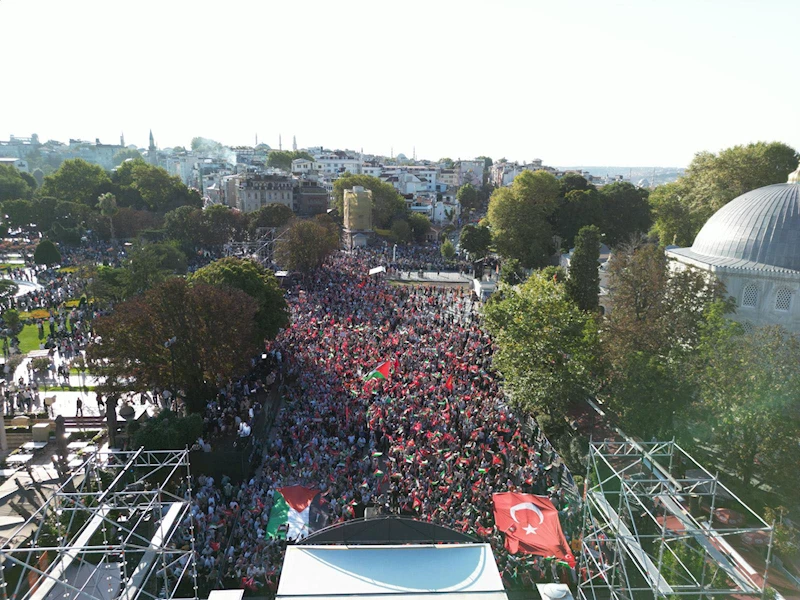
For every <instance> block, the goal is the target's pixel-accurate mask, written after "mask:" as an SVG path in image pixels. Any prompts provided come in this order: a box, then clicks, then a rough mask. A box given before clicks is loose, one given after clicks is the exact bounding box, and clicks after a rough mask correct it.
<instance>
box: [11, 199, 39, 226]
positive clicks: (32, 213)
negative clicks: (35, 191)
mask: <svg viewBox="0 0 800 600" xmlns="http://www.w3.org/2000/svg"><path fill="white" fill-rule="evenodd" d="M3 213H4V214H5V219H4V220H5V222H6V225H8V226H9V227H13V228H26V227H28V226H29V225H30V224H31V223H33V222H35V220H36V216H37V211H36V205H35V204H34V203H33V202H31V201H30V200H22V199H19V200H6V201H5V202H3Z"/></svg>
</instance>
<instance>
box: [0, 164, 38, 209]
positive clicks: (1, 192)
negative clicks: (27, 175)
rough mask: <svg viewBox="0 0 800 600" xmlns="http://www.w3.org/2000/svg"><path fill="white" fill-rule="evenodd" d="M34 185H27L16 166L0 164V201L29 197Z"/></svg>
mask: <svg viewBox="0 0 800 600" xmlns="http://www.w3.org/2000/svg"><path fill="white" fill-rule="evenodd" d="M35 187H36V186H34V187H31V186H30V185H29V183H28V182H27V181H26V180H25V179H24V178H23V177H22V174H21V173H20V172H19V171H18V170H17V169H16V167H12V166H11V165H0V202H5V201H6V200H18V199H23V198H25V199H27V198H30V197H31V194H33V190H34V189H35Z"/></svg>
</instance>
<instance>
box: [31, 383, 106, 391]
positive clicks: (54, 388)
mask: <svg viewBox="0 0 800 600" xmlns="http://www.w3.org/2000/svg"><path fill="white" fill-rule="evenodd" d="M96 389H97V388H96V387H95V386H93V385H87V386H86V387H85V388H83V391H84V392H93V391H95V390H96ZM39 390H40V391H42V392H44V391H45V389H44V384H43V383H40V384H39ZM47 391H48V392H80V391H81V387H80V386H79V385H72V386H64V385H48V386H47Z"/></svg>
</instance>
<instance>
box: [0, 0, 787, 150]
mask: <svg viewBox="0 0 800 600" xmlns="http://www.w3.org/2000/svg"><path fill="white" fill-rule="evenodd" d="M799 35H800V1H799V0H786V1H778V0H753V1H750V2H740V1H735V0H719V1H711V0H686V1H682V0H659V1H654V0H635V1H634V0H631V1H629V2H619V1H603V0H586V1H579V0H575V1H571V0H547V1H541V0H527V1H511V0H509V1H500V0H492V1H485V2H472V1H469V0H458V1H454V2H449V1H443V0H426V1H424V2H416V1H408V0H405V1H402V2H384V1H380V0H369V1H364V2H350V1H347V0H339V1H330V0H327V1H320V2H317V1H313V0H282V1H280V2H278V1H273V0H252V1H245V0H225V1H219V0H217V1H215V2H206V1H204V0H157V1H155V0H136V1H135V2H120V1H117V0H69V1H67V0H0V45H2V48H3V60H2V64H3V73H4V77H3V85H2V86H1V87H0V139H7V136H8V134H14V135H18V136H28V135H30V134H31V133H34V132H36V133H38V134H39V136H40V138H41V139H42V141H44V140H47V139H57V140H61V141H67V140H68V139H69V138H71V137H72V138H82V139H89V140H94V139H95V138H100V140H101V141H102V142H106V143H115V142H117V141H118V140H119V135H120V132H124V134H125V141H126V143H128V144H130V143H134V144H137V145H139V146H145V145H147V135H148V131H149V130H150V129H151V128H152V130H153V133H154V135H155V137H156V142H157V144H158V145H159V146H160V147H168V146H174V145H188V144H189V143H190V141H191V138H192V137H193V136H197V135H201V136H205V137H210V138H213V139H216V140H218V141H221V142H223V143H225V144H234V145H235V144H249V145H252V144H253V142H254V139H255V135H256V134H258V140H259V141H260V142H265V143H267V144H269V145H270V146H272V147H277V144H278V134H282V135H283V147H284V149H286V148H291V140H292V135H296V136H297V141H298V145H299V146H300V147H304V146H314V145H324V146H326V147H338V148H351V149H359V148H362V147H363V149H364V151H365V152H368V153H380V154H387V155H388V154H389V152H390V151H391V149H392V148H393V149H394V152H395V154H397V153H400V152H403V153H405V154H406V155H408V156H409V157H410V156H411V154H412V152H413V148H414V146H416V151H417V156H418V157H421V158H430V159H438V158H440V157H443V156H449V157H451V158H454V159H455V158H459V157H460V158H471V157H474V156H476V155H481V154H483V155H488V156H491V157H493V158H495V159H497V158H500V157H503V156H505V157H507V158H509V159H516V160H528V159H532V158H541V159H543V160H544V162H545V164H551V165H577V164H582V165H636V166H649V165H653V166H656V165H660V166H683V165H686V164H688V162H689V161H690V160H691V158H692V156H693V154H694V153H695V152H697V151H700V150H712V151H717V150H719V149H721V148H725V147H728V146H731V145H734V144H743V143H748V142H751V141H757V140H767V141H773V140H778V141H783V142H786V143H788V144H790V145H792V146H794V147H795V148H800V117H799V116H798V113H799V112H800V42H799V41H798V40H799V39H800V38H798V36H799Z"/></svg>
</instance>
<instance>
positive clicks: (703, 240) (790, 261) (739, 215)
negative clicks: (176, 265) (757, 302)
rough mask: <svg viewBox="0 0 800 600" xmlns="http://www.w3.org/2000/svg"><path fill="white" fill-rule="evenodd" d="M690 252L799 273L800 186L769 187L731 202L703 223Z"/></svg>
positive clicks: (780, 185)
mask: <svg viewBox="0 0 800 600" xmlns="http://www.w3.org/2000/svg"><path fill="white" fill-rule="evenodd" d="M790 181H791V179H790ZM691 251H692V253H693V254H695V255H702V256H707V257H713V258H717V259H732V260H736V261H739V260H741V261H748V262H751V263H759V264H761V265H768V266H771V267H778V268H783V269H792V270H795V271H800V184H798V183H779V184H776V185H768V186H765V187H762V188H758V189H757V190H753V191H752V192H747V193H746V194H742V195H741V196H739V197H738V198H735V199H733V200H731V201H730V202H729V203H728V204H726V205H725V206H723V207H722V208H721V209H719V210H718V211H717V212H716V213H714V216H712V217H711V218H710V219H709V220H708V221H707V222H706V224H705V225H704V226H703V228H702V229H701V230H700V233H698V234H697V237H696V238H695V240H694V244H692V248H691ZM710 262H715V263H716V262H718V261H710Z"/></svg>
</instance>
